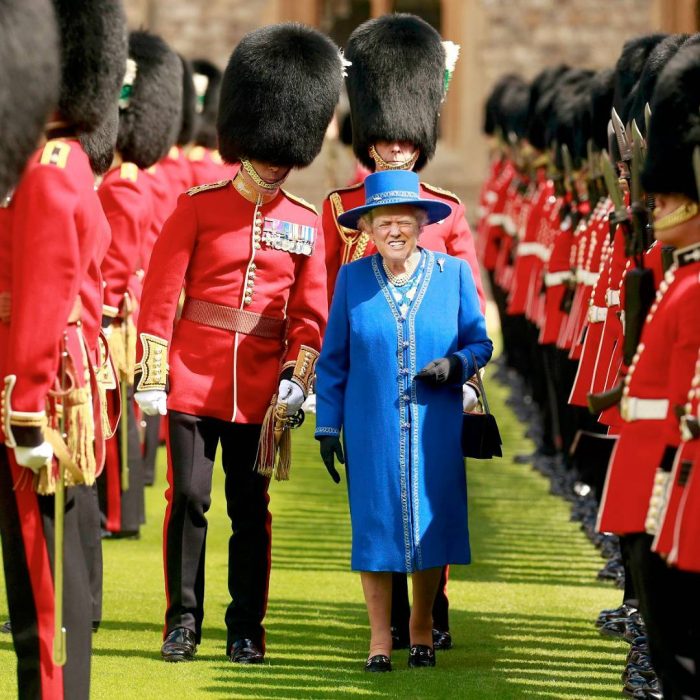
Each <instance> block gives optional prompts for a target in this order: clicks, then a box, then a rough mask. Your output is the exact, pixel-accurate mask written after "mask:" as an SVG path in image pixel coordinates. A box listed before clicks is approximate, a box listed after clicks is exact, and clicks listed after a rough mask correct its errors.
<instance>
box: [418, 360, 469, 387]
mask: <svg viewBox="0 0 700 700" xmlns="http://www.w3.org/2000/svg"><path fill="white" fill-rule="evenodd" d="M461 377H462V361H461V360H460V359H459V357H457V355H450V356H449V357H440V358H438V359H437V360H433V361H432V362H428V364H427V365H426V366H425V367H423V369H422V370H421V371H420V372H418V374H417V375H416V376H415V377H414V378H415V379H418V380H419V381H421V382H425V383H426V384H432V385H434V386H438V385H440V384H447V383H448V382H449V383H458V382H460V381H461Z"/></svg>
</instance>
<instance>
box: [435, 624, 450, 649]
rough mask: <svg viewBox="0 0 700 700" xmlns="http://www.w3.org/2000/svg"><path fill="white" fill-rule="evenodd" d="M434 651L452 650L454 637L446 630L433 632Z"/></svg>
mask: <svg viewBox="0 0 700 700" xmlns="http://www.w3.org/2000/svg"><path fill="white" fill-rule="evenodd" d="M433 649H440V651H447V650H448V649H452V635H451V634H450V633H449V632H448V631H447V630H445V631H444V632H443V630H436V629H434V630H433Z"/></svg>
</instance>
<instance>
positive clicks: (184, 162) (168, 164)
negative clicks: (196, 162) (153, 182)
mask: <svg viewBox="0 0 700 700" xmlns="http://www.w3.org/2000/svg"><path fill="white" fill-rule="evenodd" d="M158 165H159V166H160V167H161V168H162V169H163V170H164V171H165V176H166V177H167V179H168V180H169V181H170V185H171V188H172V194H173V196H174V197H175V200H177V198H178V197H179V196H180V195H181V194H184V193H185V192H187V190H189V189H190V187H194V185H195V184H196V183H195V182H194V180H193V177H192V167H191V165H190V161H189V159H188V158H187V154H186V153H185V151H183V150H182V148H180V147H179V146H173V147H172V148H171V149H170V151H169V152H168V155H167V156H165V158H163V159H161V160H160V161H159V163H158Z"/></svg>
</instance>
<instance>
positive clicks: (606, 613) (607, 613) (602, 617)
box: [596, 603, 637, 627]
mask: <svg viewBox="0 0 700 700" xmlns="http://www.w3.org/2000/svg"><path fill="white" fill-rule="evenodd" d="M636 612H637V608H633V607H632V606H631V605H627V604H625V603H623V604H622V605H620V607H618V608H612V609H608V610H601V611H600V614H599V615H598V619H597V620H596V626H597V627H602V626H603V625H604V624H605V623H606V622H608V620H613V619H619V618H621V617H629V616H630V615H632V614H633V613H636Z"/></svg>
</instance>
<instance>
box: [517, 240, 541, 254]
mask: <svg viewBox="0 0 700 700" xmlns="http://www.w3.org/2000/svg"><path fill="white" fill-rule="evenodd" d="M541 247H542V244H541V243H534V242H527V243H518V257H520V256H521V255H536V256H537V257H538V258H539V257H540V248H541Z"/></svg>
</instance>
